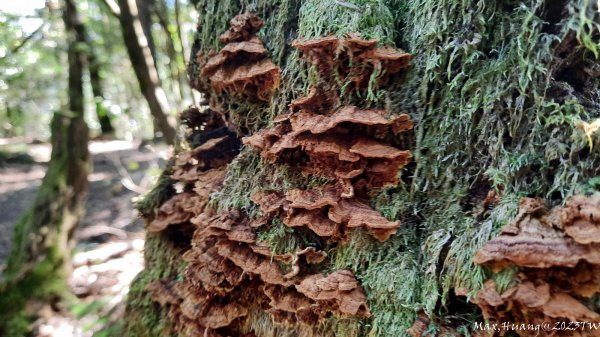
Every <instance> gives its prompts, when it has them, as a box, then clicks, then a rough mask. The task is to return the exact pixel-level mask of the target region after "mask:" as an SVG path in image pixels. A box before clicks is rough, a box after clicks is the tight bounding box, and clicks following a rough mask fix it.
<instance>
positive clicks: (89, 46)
mask: <svg viewBox="0 0 600 337" xmlns="http://www.w3.org/2000/svg"><path fill="white" fill-rule="evenodd" d="M73 10H74V11H77V6H73ZM75 17H77V18H80V15H79V14H78V13H75ZM74 31H75V32H76V33H77V39H78V40H79V41H85V43H86V56H87V66H88V69H89V73H90V84H91V86H92V94H93V95H94V102H95V103H96V116H97V118H98V122H99V123H100V130H101V132H102V134H103V135H108V134H112V133H113V132H114V128H113V126H112V122H111V120H110V116H109V114H108V111H107V110H106V108H105V106H104V90H103V88H102V77H101V75H100V70H101V64H100V61H99V60H98V56H97V55H96V50H95V48H94V44H93V43H92V41H90V38H89V36H88V33H87V30H86V27H85V25H84V24H83V22H82V21H81V20H78V21H76V22H74Z"/></svg>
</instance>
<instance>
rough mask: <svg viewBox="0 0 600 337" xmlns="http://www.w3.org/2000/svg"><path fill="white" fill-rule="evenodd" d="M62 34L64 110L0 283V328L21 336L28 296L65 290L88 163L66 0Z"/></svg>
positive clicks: (78, 62)
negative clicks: (64, 41) (65, 81)
mask: <svg viewBox="0 0 600 337" xmlns="http://www.w3.org/2000/svg"><path fill="white" fill-rule="evenodd" d="M63 18H64V22H65V28H66V32H67V36H68V60H69V76H68V77H69V80H68V81H69V85H68V90H69V94H68V98H69V104H68V111H64V112H56V113H55V115H54V118H53V120H52V125H51V132H52V139H51V144H52V155H51V159H50V162H49V164H48V171H47V172H46V175H45V177H44V179H43V181H42V185H41V186H40V188H39V190H38V192H37V195H36V198H35V201H34V205H33V208H32V209H31V210H30V211H28V212H27V213H26V214H25V215H24V216H23V217H22V219H21V220H20V221H19V222H18V223H17V225H16V226H15V229H14V234H13V240H12V247H11V253H10V255H9V259H8V265H7V268H6V270H5V272H4V280H3V282H2V288H1V289H0V302H1V304H0V307H2V308H3V310H4V312H2V314H1V315H2V318H1V319H0V332H1V333H0V334H2V335H3V336H22V335H24V334H25V332H26V331H27V329H28V328H29V327H28V318H29V315H35V313H34V312H29V311H26V308H25V307H26V305H27V310H29V309H34V310H35V308H36V306H35V305H33V306H32V305H28V304H31V303H32V302H38V303H44V302H46V303H48V302H55V301H57V300H60V299H61V298H62V297H63V296H64V295H66V294H68V288H67V286H66V276H67V275H68V272H69V268H70V254H71V246H72V242H71V238H72V234H73V231H74V230H75V228H76V227H77V224H78V223H79V221H80V219H81V217H82V215H83V205H84V201H85V196H86V191H87V186H88V182H87V175H88V172H89V168H90V160H89V153H88V148H87V141H88V127H87V125H86V123H85V121H84V118H83V114H84V93H83V71H84V69H85V68H84V61H85V51H84V50H82V48H81V46H80V44H82V43H85V41H84V40H82V39H81V35H79V34H77V33H76V31H75V26H76V24H77V22H78V18H77V12H76V10H75V7H74V2H73V1H72V0H67V1H66V2H65V3H64V7H63Z"/></svg>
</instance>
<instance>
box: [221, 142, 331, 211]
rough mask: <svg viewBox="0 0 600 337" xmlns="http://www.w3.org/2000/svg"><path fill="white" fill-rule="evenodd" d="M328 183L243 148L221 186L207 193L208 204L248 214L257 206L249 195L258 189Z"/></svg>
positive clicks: (278, 188) (278, 190) (289, 187)
mask: <svg viewBox="0 0 600 337" xmlns="http://www.w3.org/2000/svg"><path fill="white" fill-rule="evenodd" d="M328 182H330V181H329V180H327V179H323V178H317V177H309V176H303V175H302V174H301V173H300V172H297V171H295V170H293V169H291V168H290V167H288V166H287V165H280V164H271V163H268V162H266V161H264V160H263V159H262V158H260V156H259V155H258V154H257V153H256V152H254V151H252V150H250V149H249V148H244V149H243V150H242V152H241V153H240V154H239V155H238V156H237V157H236V158H235V159H234V160H233V162H232V163H231V164H229V166H228V167H227V176H226V178H225V182H224V184H223V188H222V189H221V190H220V191H218V192H215V193H213V194H212V195H211V201H210V203H211V205H212V206H216V207H217V208H218V210H219V211H226V210H230V209H244V210H245V211H246V212H247V213H248V214H249V215H250V216H251V217H254V216H256V215H257V214H258V207H256V205H254V204H253V203H252V201H251V197H252V195H253V194H254V193H256V192H258V191H275V192H285V191H287V190H290V189H292V188H303V189H306V188H311V187H314V186H320V185H324V184H326V183H328Z"/></svg>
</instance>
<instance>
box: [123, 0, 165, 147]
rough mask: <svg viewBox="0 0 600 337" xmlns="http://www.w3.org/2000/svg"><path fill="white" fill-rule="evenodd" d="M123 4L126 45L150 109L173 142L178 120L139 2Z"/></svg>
mask: <svg viewBox="0 0 600 337" xmlns="http://www.w3.org/2000/svg"><path fill="white" fill-rule="evenodd" d="M119 7H120V10H121V14H120V15H119V21H120V23H121V29H122V31H123V38H124V41H125V46H126V47H127V52H128V54H129V58H130V60H131V64H132V66H133V70H134V72H135V75H136V77H137V79H138V83H139V85H140V90H141V91H142V93H143V95H144V97H145V98H146V100H147V101H148V107H149V108H150V112H151V113H152V116H153V117H154V120H155V122H156V124H157V125H158V127H159V131H160V132H162V136H163V137H164V139H165V141H167V143H169V144H173V142H174V141H175V127H174V120H173V118H171V117H170V116H168V113H169V110H170V108H169V102H168V100H167V96H166V94H165V92H164V90H163V89H162V87H161V85H160V79H159V77H158V72H157V71H156V67H155V66H154V64H155V62H154V58H153V57H152V52H151V49H150V47H149V45H148V40H147V38H146V37H145V35H144V31H143V28H142V24H141V22H140V18H139V16H138V9H137V4H136V2H135V0H119Z"/></svg>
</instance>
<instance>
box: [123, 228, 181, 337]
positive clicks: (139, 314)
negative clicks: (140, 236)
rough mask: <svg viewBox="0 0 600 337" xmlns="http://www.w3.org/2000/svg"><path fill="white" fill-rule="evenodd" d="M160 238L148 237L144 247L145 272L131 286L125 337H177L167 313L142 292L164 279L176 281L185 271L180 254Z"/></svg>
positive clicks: (155, 235) (146, 293)
mask: <svg viewBox="0 0 600 337" xmlns="http://www.w3.org/2000/svg"><path fill="white" fill-rule="evenodd" d="M161 235H162V234H150V233H148V234H147V237H146V242H145V244H144V257H145V268H144V270H143V271H142V272H140V273H139V274H138V275H137V276H136V278H135V279H134V281H133V282H132V284H131V288H130V289H129V294H128V295H127V308H126V313H125V317H126V319H125V320H124V327H123V333H124V336H127V337H167V336H173V337H175V336H176V334H175V333H174V331H173V330H172V329H171V322H170V321H169V319H168V317H167V313H166V312H164V311H163V310H162V308H161V307H160V306H159V305H158V304H157V303H156V302H154V301H152V298H151V297H150V294H149V293H148V292H146V291H144V288H145V287H146V286H147V285H148V284H149V283H152V282H154V281H156V280H160V279H163V278H166V279H178V278H179V276H180V275H182V273H183V270H184V269H185V263H184V261H183V260H182V259H181V255H182V254H183V251H182V249H181V248H177V247H174V246H173V245H172V244H171V243H170V241H169V240H167V239H166V238H164V237H162V236H161Z"/></svg>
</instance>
